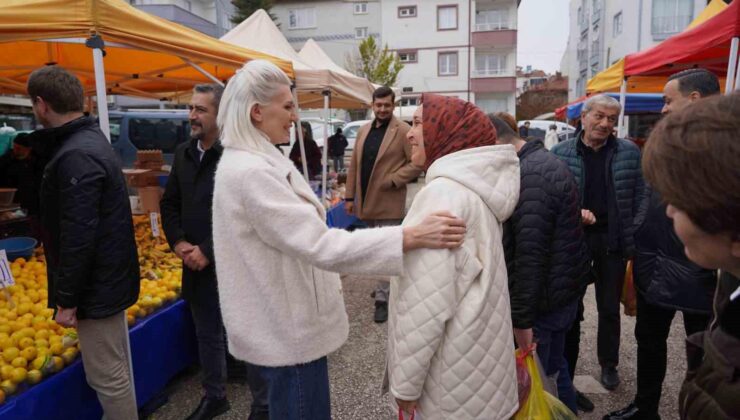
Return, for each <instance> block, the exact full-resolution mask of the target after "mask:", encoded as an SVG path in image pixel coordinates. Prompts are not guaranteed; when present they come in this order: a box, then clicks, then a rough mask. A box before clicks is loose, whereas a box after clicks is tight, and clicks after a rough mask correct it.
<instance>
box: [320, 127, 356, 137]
mask: <svg viewBox="0 0 740 420" xmlns="http://www.w3.org/2000/svg"><path fill="white" fill-rule="evenodd" d="M360 127H362V126H361V125H353V126H351V127H347V128H345V129H344V130H343V131H342V134H344V137H347V138H348V139H354V138H356V137H357V130H359V129H360ZM321 136H322V137H323V134H322V135H321Z"/></svg>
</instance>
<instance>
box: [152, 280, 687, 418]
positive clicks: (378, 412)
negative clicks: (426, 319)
mask: <svg viewBox="0 0 740 420" xmlns="http://www.w3.org/2000/svg"><path fill="white" fill-rule="evenodd" d="M343 280H344V281H343V283H344V298H345V304H346V306H347V313H348V314H349V319H350V334H349V339H348V340H347V343H346V344H345V345H344V346H343V347H342V348H341V349H340V350H339V351H337V352H336V353H334V354H332V355H331V356H330V357H329V376H330V380H331V392H332V395H331V397H332V416H333V418H334V419H337V420H355V419H382V420H390V419H395V418H397V417H396V415H395V413H392V412H391V410H390V409H388V408H387V403H386V401H387V399H386V398H387V397H383V396H381V395H380V386H381V382H382V379H383V368H384V366H385V364H384V357H385V342H386V341H385V340H386V325H387V324H381V325H378V324H375V323H374V322H373V320H372V317H373V300H372V298H371V297H370V293H371V292H372V290H373V289H374V287H375V284H376V279H375V278H370V277H357V276H345V277H344V279H343ZM585 305H586V320H585V321H584V322H583V324H582V329H583V333H582V334H583V336H582V341H581V358H580V361H579V365H578V367H577V372H576V380H577V383H585V382H588V383H595V384H598V382H597V378H598V377H599V374H600V370H599V367H598V362H597V359H596V320H597V318H596V302H595V299H594V294H593V287H590V288H589V291H588V293H587V294H586V298H585ZM682 324H683V322H682V320H681V316H680V314H679V315H678V316H676V318H675V319H674V321H673V325H672V328H671V335H670V337H669V340H668V373H667V375H666V380H665V382H664V384H663V398H662V399H661V407H660V415H661V417H662V418H663V419H666V420H671V419H678V409H677V400H678V392H679V390H680V387H681V381H682V380H683V374H684V372H685V361H684V360H685V356H684V347H683V335H684V332H683V325H682ZM634 325H635V322H634V318H631V317H626V316H622V347H621V350H620V353H621V356H620V365H619V372H620V375H621V377H622V384H621V385H620V386H619V388H618V389H617V390H616V391H615V392H612V393H607V392H605V391H603V389H601V388H600V386H599V385H597V386H596V387H594V388H596V390H598V391H599V392H601V393H598V394H597V393H589V394H588V396H589V398H591V400H592V401H593V402H594V404H595V405H596V409H595V410H594V412H593V413H585V414H582V415H581V418H583V419H593V420H595V419H601V417H602V416H603V415H604V414H606V413H607V412H609V411H612V410H615V409H618V408H621V407H623V406H625V405H627V404H628V403H629V402H630V401H631V400H632V398H633V396H634V392H635V376H636V345H635V339H634ZM173 351H177V349H173ZM512 351H513V350H512ZM589 377H590V378H589ZM583 390H584V391H586V390H585V389H583ZM589 390H590V388H589ZM591 392H593V391H591ZM228 395H229V400H230V401H231V406H232V409H231V411H230V412H229V413H227V414H225V415H223V416H220V417H219V419H223V420H231V419H233V420H236V419H239V420H245V419H246V418H247V415H248V413H249V400H250V396H249V390H248V388H247V387H246V385H240V384H229V386H228ZM201 396H202V390H201V388H200V384H199V380H198V377H197V375H195V374H193V373H190V374H187V375H183V376H181V377H179V378H178V379H177V380H176V381H174V382H173V384H172V395H171V396H170V401H169V403H168V404H166V405H164V406H163V407H161V408H160V409H159V410H158V411H157V412H156V413H155V414H154V415H153V416H151V417H150V420H181V419H184V418H185V417H187V416H188V414H189V413H190V412H191V411H192V410H193V409H194V408H195V407H196V406H197V405H198V401H199V400H200V398H201Z"/></svg>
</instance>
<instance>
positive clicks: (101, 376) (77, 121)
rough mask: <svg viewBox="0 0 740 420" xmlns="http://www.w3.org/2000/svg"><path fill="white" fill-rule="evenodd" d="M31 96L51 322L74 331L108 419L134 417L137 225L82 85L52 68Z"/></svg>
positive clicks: (34, 83) (36, 79)
mask: <svg viewBox="0 0 740 420" xmlns="http://www.w3.org/2000/svg"><path fill="white" fill-rule="evenodd" d="M28 95H29V96H30V97H31V101H32V104H33V111H34V114H35V115H36V118H37V120H38V121H39V122H40V123H41V124H42V125H43V126H44V127H46V128H45V129H44V130H39V131H38V132H37V133H36V135H35V136H34V137H36V138H37V144H34V150H35V151H36V152H37V153H39V154H41V155H42V156H43V159H45V160H48V163H47V164H46V167H45V169H44V174H43V180H42V183H41V222H42V226H43V233H42V235H43V236H44V250H45V252H46V262H47V271H48V279H49V280H48V282H49V307H51V308H54V309H55V310H56V318H55V320H56V322H57V323H59V324H60V325H63V326H65V327H77V332H78V337H79V340H80V344H81V346H82V348H83V350H82V362H83V364H84V366H85V375H86V377H87V382H88V383H89V384H90V386H91V387H92V388H93V389H95V391H96V392H97V393H98V399H99V400H100V404H101V405H102V406H103V412H104V414H105V417H106V418H109V419H135V418H138V414H137V409H136V399H135V397H134V392H133V373H132V370H131V366H130V363H129V361H130V349H129V341H128V325H127V323H126V312H125V309H126V308H128V307H129V306H131V305H132V304H134V303H136V300H137V298H138V296H139V261H138V256H137V251H136V242H135V239H134V226H133V221H132V219H131V208H130V202H129V199H128V192H127V190H126V182H125V180H124V177H123V173H122V172H121V167H120V163H119V158H118V156H116V154H115V152H114V151H113V148H112V147H111V145H110V143H109V142H108V140H107V139H106V138H105V136H104V135H103V133H102V132H101V131H100V128H99V127H98V125H97V124H96V123H95V121H94V120H93V119H92V118H88V117H85V116H84V115H83V113H82V109H83V108H82V107H83V91H82V85H81V83H80V81H79V80H78V79H77V78H76V77H75V76H73V75H72V74H70V73H68V72H67V71H66V70H64V69H62V68H60V67H57V66H48V67H43V68H41V69H38V70H36V71H34V72H33V73H31V75H30V77H29V79H28Z"/></svg>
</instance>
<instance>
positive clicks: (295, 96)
mask: <svg viewBox="0 0 740 420" xmlns="http://www.w3.org/2000/svg"><path fill="white" fill-rule="evenodd" d="M293 102H294V103H295V107H296V109H298V91H297V90H296V88H295V87H293ZM296 114H297V115H298V128H297V129H296V133H295V134H296V137H298V145H299V147H300V149H301V163H302V166H303V177H304V178H305V179H306V182H308V163H306V144H305V143H304V142H303V127H302V126H301V114H300V113H298V112H297V111H296Z"/></svg>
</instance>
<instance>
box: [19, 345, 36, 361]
mask: <svg viewBox="0 0 740 420" xmlns="http://www.w3.org/2000/svg"><path fill="white" fill-rule="evenodd" d="M38 355H39V351H38V350H37V349H36V347H26V348H25V349H23V350H21V357H23V358H24V359H26V360H27V361H29V362H30V361H32V360H33V359H35V358H36V357H38Z"/></svg>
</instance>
